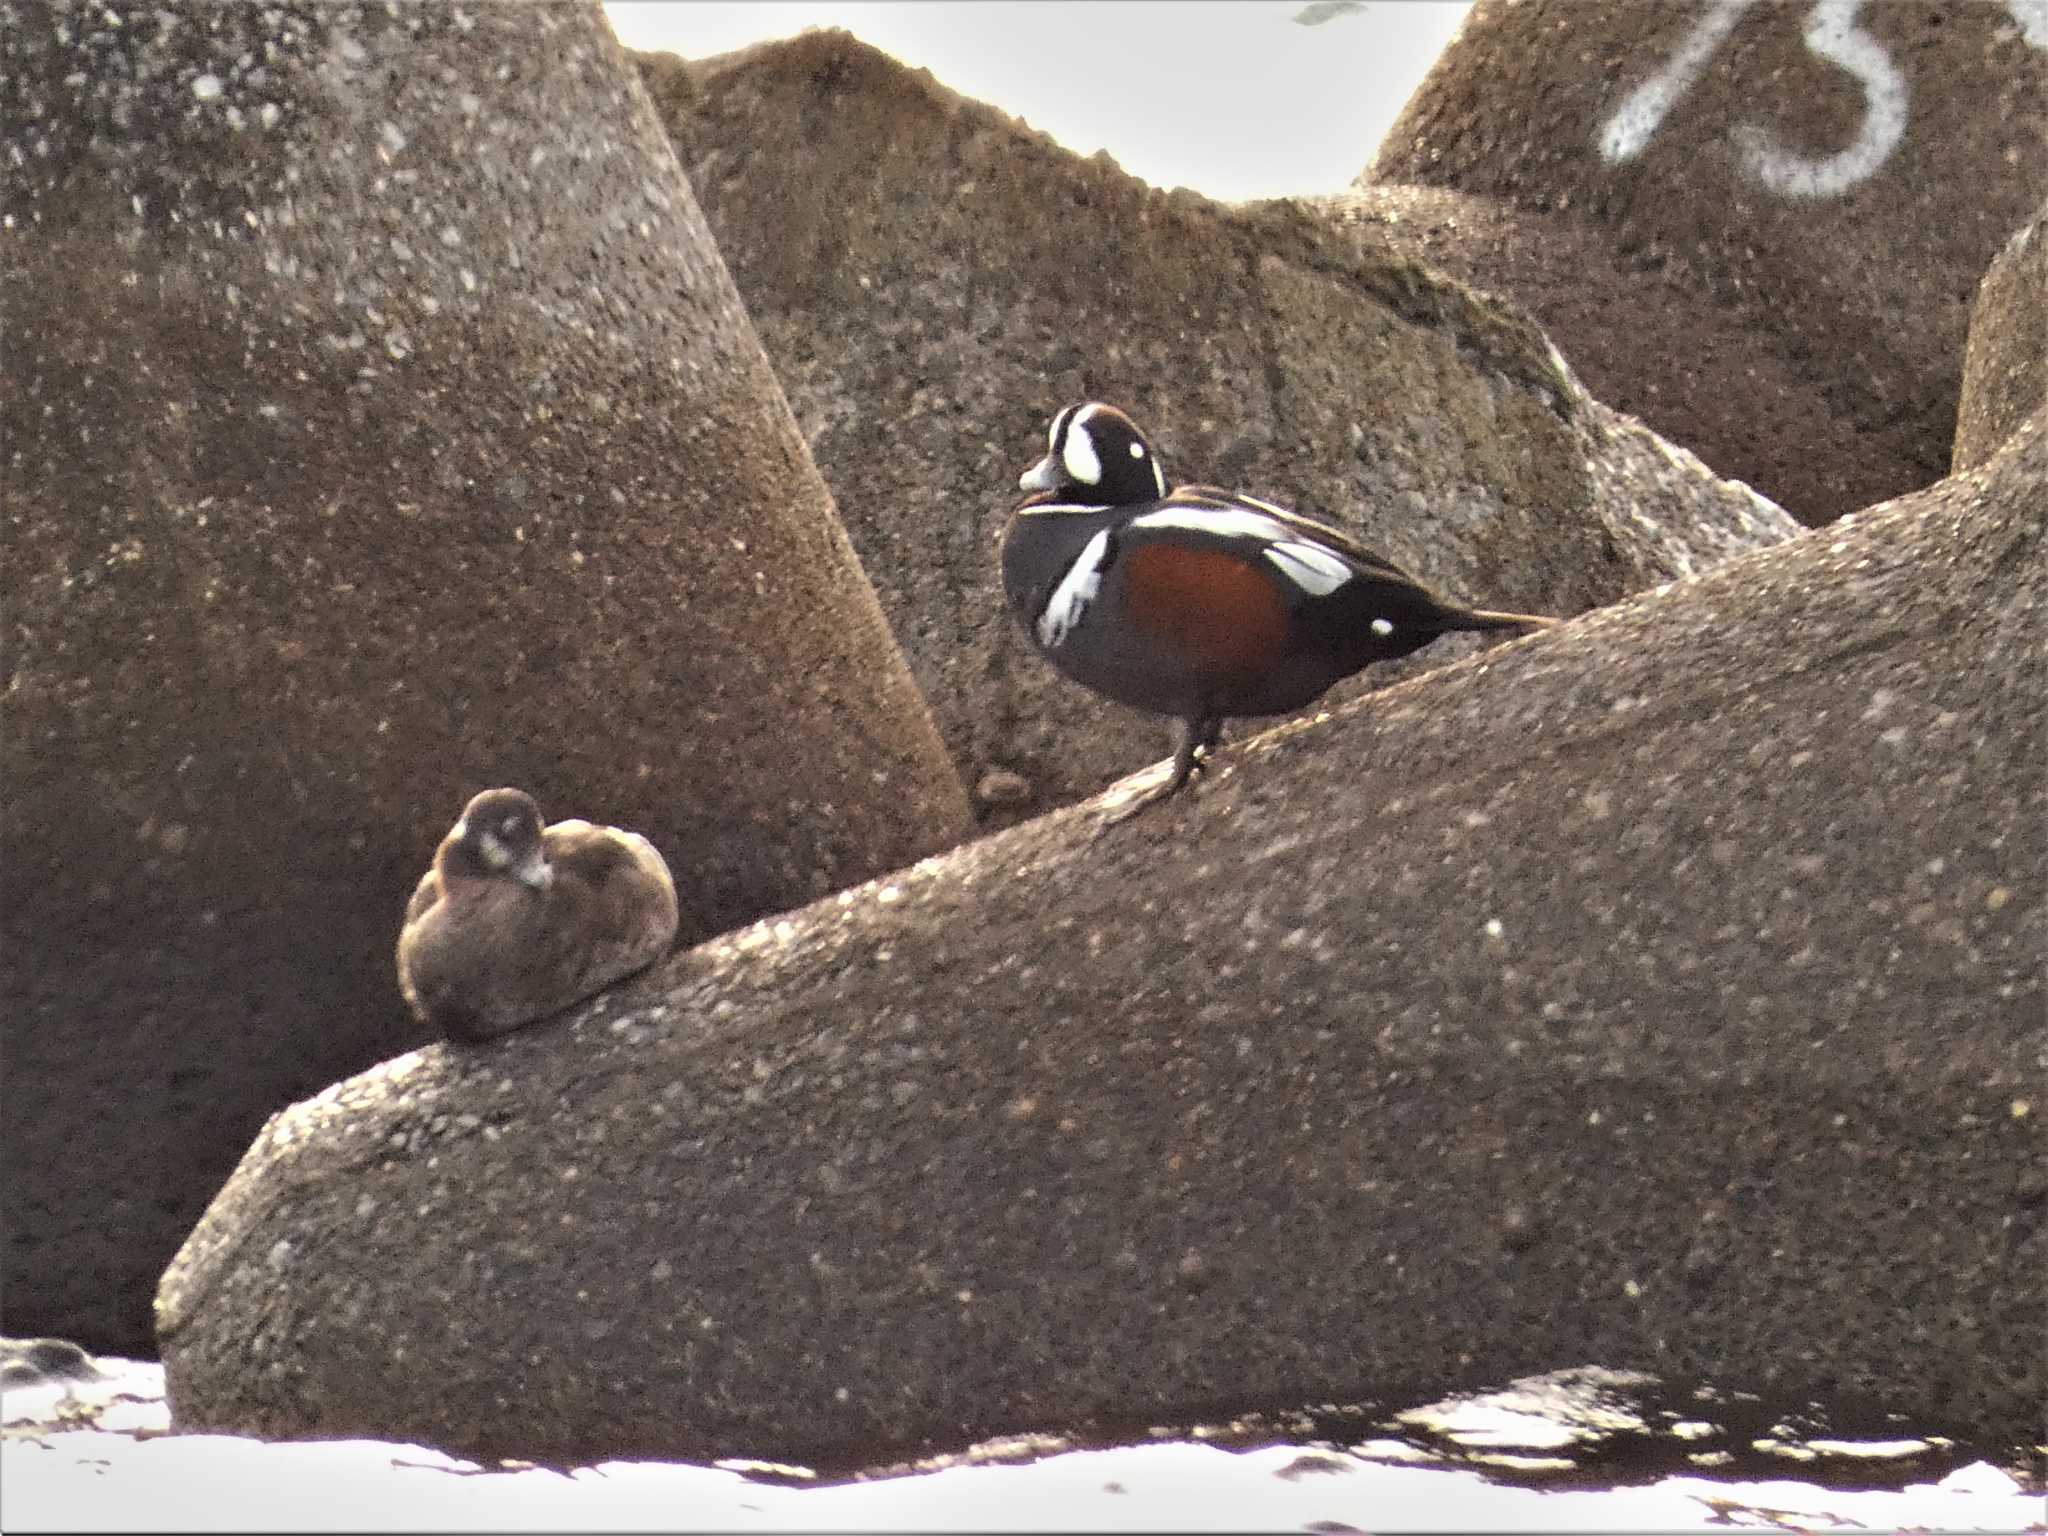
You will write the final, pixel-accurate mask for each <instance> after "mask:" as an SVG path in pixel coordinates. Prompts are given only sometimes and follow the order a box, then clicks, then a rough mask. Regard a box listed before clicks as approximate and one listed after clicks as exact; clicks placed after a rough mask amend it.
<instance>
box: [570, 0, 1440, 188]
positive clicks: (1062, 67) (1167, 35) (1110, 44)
mask: <svg viewBox="0 0 2048 1536" xmlns="http://www.w3.org/2000/svg"><path fill="white" fill-rule="evenodd" d="M1468 8H1469V7H1468V6H1467V5H1466V4H1465V3H1464V0H1364V3H1359V0H1313V3H1310V0H607V3H606V5H605V12H606V14H607V15H608V16H609V17H610V18H611V24H612V30H613V31H615V32H616V33H617V34H618V36H619V41H620V42H622V43H624V44H625V45H626V46H627V47H629V48H639V49H648V50H653V51H661V52H671V53H679V54H682V55H683V56H684V57H686V58H705V57H709V56H710V55H712V54H718V53H729V52H731V51H732V50H733V49H735V48H744V47H746V46H748V45H749V44H751V43H757V42H761V41H764V40H766V39H768V38H774V37H792V36H794V35H795V34H797V33H798V32H801V31H803V30H804V29H805V28H806V27H825V26H836V27H844V28H845V29H846V30H847V31H849V32H851V33H853V34H854V35H855V36H856V37H860V38H862V39H864V40H866V41H867V42H870V43H873V44H874V45H875V46H877V47H879V48H882V49H884V50H886V51H887V52H889V53H891V54H894V55H895V56H896V57H897V58H899V59H901V60H903V61H904V62H905V63H906V64H910V65H913V66H915V67H917V68H920V69H929V70H930V71H931V72H932V74H933V75H935V76H936V77H937V78H938V79H939V81H940V82H941V83H942V84H944V85H947V86H950V87H952V88H953V89H954V90H956V91H958V92H960V93H961V94H962V95H964V96H972V97H974V98H976V99H977V100H981V101H986V102H989V103H990V104H992V105H994V106H998V107H1001V108H1002V109H1003V110H1004V111H1006V112H1010V113H1013V114H1015V115H1016V116H1018V117H1021V118H1023V119H1025V120H1026V121H1027V122H1029V123H1030V124H1031V126H1032V127H1034V128H1039V129H1042V130H1044V131H1045V132H1047V133H1049V134H1051V135H1052V136H1053V137H1054V138H1055V139H1057V140H1058V141H1059V142H1060V143H1062V144H1064V145H1065V146H1066V147H1067V148H1069V149H1072V150H1074V151H1075V152H1077V153H1079V154H1082V155H1092V154H1094V153H1095V152H1096V151H1097V150H1100V149H1107V150H1108V151H1109V152H1110V154H1111V155H1112V156H1114V157H1115V159H1116V161H1117V163H1118V164H1119V165H1121V166H1122V167H1123V168H1124V169H1125V170H1126V171H1129V172H1130V173H1131V174H1132V175H1134V176H1140V177H1143V178H1144V179H1145V180H1146V181H1149V182H1151V183H1153V184H1154V185H1155V186H1160V187H1175V186H1185V187H1189V188H1192V189H1193V190H1195V191H1197V192H1200V193H1203V194H1204V195H1206V196H1209V197H1213V198H1218V199H1221V200H1224V201H1237V200H1239V199H1244V198H1255V197H1285V196H1290V195H1298V194H1304V193H1318V192H1339V191H1342V190H1343V189H1344V188H1345V187H1346V186H1348V185H1349V184H1350V182H1351V179H1352V178H1353V177H1354V176H1356V175H1357V174H1358V173H1359V172H1360V171H1361V170H1363V169H1364V168H1365V166H1366V164H1367V163H1368V162H1369V161H1370V160H1371V159H1372V154H1373V151H1374V149H1376V148H1377V147H1378V145H1379V141H1380V139H1381V137H1382V136H1383V135H1384V134H1385V133H1386V131H1387V129H1388V128H1389V127H1391V126H1392V124H1393V121H1394V118H1395V116H1396V115H1397V114H1398V113H1399V112H1400V110H1401V107H1402V104H1403V103H1404V102H1406V101H1407V99H1408V96H1409V94H1410V93H1411V92H1412V91H1413V90H1414V89H1415V87H1416V85H1417V84H1418V83H1420V81H1421V79H1422V77H1423V75H1424V74H1426V73H1427V72H1428V70H1429V66H1430V65H1431V64H1432V63H1434V62H1435V60H1436V56H1437V55H1438V54H1439V53H1440V52H1442V51H1443V47H1444V44H1445V43H1446V42H1448V41H1449V40H1450V37H1451V34H1452V33H1453V32H1455V31H1456V30H1457V28H1458V23H1459V22H1460V21H1461V20H1463V18H1464V15H1465V12H1466V10H1467V9H1468ZM1315 16H1321V17H1323V18H1324V19H1322V20H1320V21H1318V22H1316V23H1315V24H1314V25H1304V24H1303V23H1302V22H1301V21H1298V20H1297V19H1296V18H1297V17H1315Z"/></svg>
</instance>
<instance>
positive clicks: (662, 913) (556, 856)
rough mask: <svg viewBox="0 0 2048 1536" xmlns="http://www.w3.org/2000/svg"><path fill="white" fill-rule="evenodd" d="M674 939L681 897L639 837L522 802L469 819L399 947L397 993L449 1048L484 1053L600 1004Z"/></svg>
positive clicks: (447, 847)
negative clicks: (547, 1021) (483, 1046)
mask: <svg viewBox="0 0 2048 1536" xmlns="http://www.w3.org/2000/svg"><path fill="white" fill-rule="evenodd" d="M675 936H676V888H675V882H674V881H673V880H671V879H670V878H669V872H668V865H667V864H666V863H665V862H663V860H662V857H661V854H660V853H659V852H658V851H657V850H656V849H655V847H654V845H653V844H652V843H650V842H648V841H647V839H646V838H644V837H641V836H640V835H639V834H638V833H635V832H622V831H620V830H619V829H618V828H617V827H595V826H592V825H591V824H590V823H589V822H587V821H558V822H556V823H555V824H554V825H553V826H550V827H547V828H545V829H543V827H542V825H541V816H540V807H539V806H537V805H535V804H534V802H533V798H532V796H530V795H528V794H526V793H524V792H523V791H521V790H517V789H487V790H485V791H484V792H483V793H482V794H480V795H478V796H476V797H475V798H474V799H472V800H471V801H470V802H469V804H468V805H466V806H464V807H463V810H462V819H461V820H459V821H458V822H456V823H455V825H454V826H453V827H451V828H450V829H449V831H448V835H447V836H446V837H444V838H442V839H441V846H440V847H439V848H438V849H436V850H435V853H434V866H433V868H431V869H429V870H428V871H427V872H426V874H425V875H423V876H422V877H421V879H420V883H419V888H418V889H417V890H415V891H414V892H413V893H412V901H411V903H410V904H409V905H408V906H407V907H406V909H405V927H404V928H403V930H402V931H401V932H400V933H399V935H398V986H399V990H400V991H401V992H403V993H404V994H405V1000H406V1002H407V1003H408V1004H410V1005H411V1007H412V1011H413V1012H414V1013H415V1014H417V1015H418V1016H419V1018H420V1020H421V1021H422V1022H423V1023H427V1024H433V1025H437V1026H438V1027H439V1028H440V1029H441V1030H442V1031H443V1032H444V1033H445V1034H446V1035H447V1036H448V1038H450V1039H451V1040H465V1041H477V1040H488V1039H490V1038H491V1037H492V1036H494V1035H502V1034H505V1033H507V1032H509V1031H511V1030H514V1029H517V1028H518V1027H519V1026H520V1025H522V1024H528V1023H531V1022H532V1021H533V1020H535V1019H539V1018H543V1017H545V1016H546V1015H548V1014H551V1013H555V1012H558V1011H560V1010H561V1009H563V1008H566V1007H568V1006H569V1004H571V1003H573V1002H577V1001H579V1000H580V999H582V998H586V997H589V996H591V995H592V994H593V993H597V992H601V991H603V990H604V989H605V988H606V987H608V986H610V985H611V984H612V983H613V982H615V981H617V980H619V979H620V978H621V977H624V976H630V975H631V974H632V973H633V972H635V971H637V970H639V969H641V968H642V967H643V966H645V965H647V964H649V963H650V962H652V961H653V960H655V959H657V958H658V957H659V956H660V955H661V954H662V952H663V951H665V950H666V949H667V948H668V946H669V945H670V944H671V943H672V942H674V939H675Z"/></svg>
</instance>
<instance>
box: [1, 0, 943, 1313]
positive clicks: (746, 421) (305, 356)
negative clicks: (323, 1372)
mask: <svg viewBox="0 0 2048 1536" xmlns="http://www.w3.org/2000/svg"><path fill="white" fill-rule="evenodd" d="M0 77H5V78H6V79H7V80H8V87H7V89H6V90H4V91H0V153H11V156H12V159H11V165H12V167H13V168H12V169H10V171H9V172H8V174H7V175H6V176H5V177H4V178H0V211H4V216H5V223H6V229H7V231H8V233H7V235H6V242H7V254H6V258H5V261H4V262H0V308H4V312H5V316H6V322H5V331H6V336H5V344H6V353H7V358H6V366H5V367H4V368H0V443H4V444H5V446H6V451H7V460H6V472H5V473H4V474H0V521H4V523H5V526H6V529H7V538H6V542H5V546H4V549H0V559H4V567H0V597H4V600H5V601H4V607H5V610H6V616H7V623H8V626H9V636H10V640H11V641H12V642H13V644H12V649H11V651H10V655H9V661H8V666H9V671H8V677H7V688H6V690H5V694H4V698H5V704H4V709H5V716H4V729H0V786H4V795H5V806H4V817H0V867H4V868H5V869H6V871H7V884H8V899H7V901H6V903H5V906H4V932H0V998H4V1000H5V1002H4V1006H5V1009H6V1012H7V1015H8V1039H7V1047H8V1059H7V1069H8V1085H9V1086H8V1096H9V1103H10V1105H11V1106H12V1110H11V1113H10V1134H9V1136H8V1138H7V1144H6V1164H5V1179H6V1184H7V1188H8V1192H9V1197H10V1198H9V1207H8V1229H9V1230H8V1243H7V1254H6V1274H5V1291H6V1295H7V1311H8V1326H9V1327H10V1328H13V1329H15V1330H16V1331H18V1332H31V1333H41V1332H47V1333H56V1334H64V1335H68V1336H71V1337H74V1338H77V1339H79V1340H80V1341H82V1342H85V1343H88V1344H91V1345H92V1346H94V1347H95V1348H100V1349H112V1350H117V1351H119V1350H127V1351H136V1350H141V1349H143V1348H146V1346H147V1344H148V1341H149V1337H150V1313H149V1301H150V1295H151V1292H152V1289H153V1287H154V1285H155V1281H156V1277H157V1276H158V1275H159V1274H160V1273H161V1272H162V1268H163V1265H164V1263H165V1261H166V1260H167V1259H168V1258H169V1256H170V1254H171V1253H172V1252H173V1251H174V1250H175V1249H176V1247H177V1244H178V1243H179V1241H180V1240H181V1239H182V1238H183V1237H184V1235H185V1234H186V1233H187V1232H188V1231H190V1230H191V1225H192V1223H193V1221H195V1220H196V1219H197V1218H198V1215H199V1213H200V1212H201V1211H202V1210H203V1209H204V1208H205V1205H206V1202H207V1200H208V1199H210V1198H211V1197H212V1195H213V1193H214V1191H215V1190H217V1189H218V1188H219V1187H220V1181H221V1180H222V1179H223V1178H224V1177H225V1176H226V1175H227V1173H228V1171H229V1169H231V1168H232V1167H233V1166H234V1160H235V1157H236V1155H237V1154H238V1153H239V1152H240V1150H241V1149H242V1148H243V1147H245V1146H246V1145H247V1144H248V1139H249V1137H250V1136H251V1135H253V1134H254V1132H255V1130H256V1128H257V1127H258V1126H260V1125H261V1124H262V1123H263V1119H264V1117H265V1116H266V1115H267V1114H269V1113H270V1112H271V1111H273V1110H275V1109H277V1108H278V1107H280V1106H281V1105H285V1104H289V1103H291V1102H292V1101H293V1100H294V1099H298V1098H302V1097H304V1096H305V1095H306V1094H308V1093H311V1092H313V1091H315V1090H316V1089H318V1088H319V1087H320V1086H321V1085H323V1084H325V1083H328V1082H331V1081H333V1080H334V1079H335V1078H336V1077H338V1076H342V1075H345V1074H347V1073H350V1072H355V1071H359V1070H361V1069H362V1068H364V1067H366V1066H368V1065H370V1064H371V1063H372V1062H375V1061H379V1060H381V1059H384V1058H385V1057H388V1056H390V1055H392V1054H394V1053H396V1052H398V1051H402V1050H404V1049H406V1048H407V1047H409V1046H411V1045H414V1044H417V1043H418V1042H419V1041H421V1040H422V1039H424V1038H426V1032H425V1031H424V1030H422V1029H421V1028H419V1027H418V1026H417V1025H415V1024H414V1023H413V1022H412V1021H411V1020H410V1019H408V1018H407V1016H406V1014H405V1011H404V1008H403V1006H402V1005H401V1003H400V1001H399V996H398V990H397V986H396V984H395V981H394V979H393V974H392V965H391V944H392V941H393V939H394V938H395V937H396V935H397V932H398V925H399V922H400V919H401V917H402V915H403V913H404V910H405V901H406V897H407V896H408V895H409V894H410V893H411V890H412V885H413V881H414V880H415V879H417V878H418V875H419V872H420V870H421V869H422V868H423V867H424V866H425V865H426V863H427V860H428V858H429V857H430V856H431V854H432V852H433V849H434V845H435V843H436V841H437V840H438V839H439V837H440V835H441V833H442V832H443V831H444V830H445V829H446V828H447V825H448V818H449V815H450V813H451V811H453V810H454V809H456V808H458V807H460V806H461V805H462V804H463V802H464V801H465V800H466V799H467V798H468V797H469V796H470V795H471V794H473V793H475V792H476V791H477V790H479V789H483V788H487V787H489V786H491V785H494V784H505V783H515V784H519V785H522V786H524V787H526V788H528V789H530V790H531V791H532V792H533V793H534V794H535V795H536V796H538V797H539V798H540V800H541V803H542V804H546V805H567V806H574V807H576V808H577V809H578V810H579V812H581V813H582V814H586V815H588V816H590V817H593V818H595V819H597V820H599V821H602V822H608V823H613V822H615V823H618V824H620V825H624V826H630V827H633V828H635V829H637V830H639V831H642V832H644V833H645V834H646V835H647V836H648V837H649V838H650V839H652V840H653V841H654V843H655V845H656V846H657V847H660V848H662V849H664V850H665V851H666V852H667V854H668V856H669V857H670V858H672V859H674V860H675V861H676V863H677V866H678V869H677V874H678V877H679V878H678V881H677V884H678V886H679V894H680V896H681V902H682V931H683V934H684V936H685V938H686V939H688V940H694V939H697V938H702V937H703V936H705V935H707V934H710V933H715V932H718V931H720V930H721V929H725V928H729V927H733V926H735V925H737V924H739V923H743V922H746V921H749V920H751V919H752V918H755V917H758V916H759V915H760V914H762V913H763V912H772V911H777V910H780V909H783V908H786V907H790V906H794V905H796V904H798V903H800V902H803V901H807V900H810V899H811V898H813V897H815V896H818V895H822V894H823V893H825V892H827V891H831V890H835V889H838V888H839V887H841V886H843V885H846V884H848V883H849V882H851V881H855V880H859V879H863V878H865V877H867V876H869V875H872V874H874V873H876V872H877V871H879V870H884V869H890V868H893V867H895V866H896V865H899V864H902V863H904V862H906V861H908V860H910V859H913V858H916V857H918V856H919V855H920V854H924V853H928V852H930V851H932V850H934V849H936V848H941V847H945V846H948V845H949V844H950V843H951V842H953V841H954V840H955V839H956V838H957V837H958V836H959V835H960V834H961V833H963V832H964V831H965V830H966V827H967V802H966V796H965V794H964V792H963V791H962V789H961V786H960V784H959V782H958V779H957V776H956V775H955V774H954V772H953V769H952V767H951V765H950V763H949V762H948V761H947V760H946V758H945V756H944V754H943V751H942V748H941V745H940V742H939V740H938V737H937V735H936V734H935V732H934V730H933V728H932V724H931V720H930V717H929V715H928V714H927V712H926V709H925V705H924V701H923V699H922V697H921V695H920V694H919V693H918V691H917V688H916V686H915V684H914V683H913V682H912V680H911V678H910V676H909V673H908V671H907V670H906V669H905V667H904V664H903V659H902V655H901V653H900V652H899V651H898V650H897V648H896V645H895V643H894V641H893V639H892V638H891V636H890V634H889V632H888V628H887V626H886V624H885V623H884V621H883V618H882V614H881V611H880V608H879V607H878V605H877V604H876V602H875V597H874V593H873V590H872V589H871V588H870V587H869V585H868V583H867V581H866V580H865V578H864V576H863V574H862V572H861V570H860V567H859V565H858V563H857V562H856V561H855V560H854V558H853V556H852V551H851V549H850V547H849V545H848V543H847V541H846V537H845V535H844V533H843V532H842V531H841V530H840V528H839V525H838V523H837V521H836V520H835V518H834V516H833V510H832V502H831V498H830V496H829V495H828V494H827V492H826V489H825V486H824V484H823V482H822V481H821V480H820V479H819V478H818V473H817V470H816V468H815V467H814V466H813V465H812V463H811V462H810V459H809V457H808V455H807V454H806V452H805V449H804V445H803V441H802V439H801V438H800V437H799V436H798V434H797V431H796V425H795V423H794V421H793V420H792V419H791V417H790V414H789V408H788V406H787V405H786V404H785V403H784V401H783V398H782V394H781V391H780V389H779V388H778V387H777V385H776V382H775V378H774V375H773V374H772V373H771V372H770V370H769V367H768V363H767V360H766V358H765V357H764V356H763V355H762V352H761V347H760V343H759V341H758V340H757V339H756V337H755V335H754V332H753V329H752V327H751V325H750V324H749V323H748V320H747V317H746V313H745V311H744V310H743V309H742V307H741V304H740V300H739V296H738V295H737V293H735V292H734V290H733V286H732V281H731V279H730V278H729V277H728V276H727V274H726V271H725V267H724V265H723V264H722V263H721V262H720V260H719V256H718V252H717V250H716V248H715V247H714V246H713V244H712V240H711V236H710V234H709V233H708V231H707V230H706V228H705V225H704V220H703V218H702V216H701V215H700V214H699V212H698V211H697V206H696V203H695V201H694V199H693V198H692V196H691V193H690V188H689V185H688V183H687V182H686V181H685V179H684V177H683V175H682V172H681V170H680V168H679V167H678V166H677V164H676V162H675V157H674V155H673V154H672V153H671V152H670V150H669V147H668V142H667V140H666V138H664V136H663V134H662V131H661V128H660V126H659V124H658V123H657V122H656V121H655V118H654V114H653V111H652V109H651V107H650V105H649V103H648V99H647V95H646V92H645V90H644V89H643V87H642V86H641V84H640V80H639V77H638V74H637V72H636V71H635V70H634V69H633V67H632V66H631V64H630V63H629V62H628V61H627V59H626V57H625V55H624V54H623V53H622V52H621V51H620V49H619V47H618V45H617V43H616V42H615V41H614V40H613V38H612V36H611V34H610V32H609V30H608V29H607V27H606V25H605V21H604V18H603V15H602V14H601V12H600V11H599V9H598V7H597V6H596V5H595V4H588V3H586V4H578V5H548V6H503V5H482V6H477V5H467V6H465V5H457V4H451V3H446V0H427V3H421V4H416V5H409V6H404V7H399V8H396V9H388V8H386V7H382V6H360V7H358V6H351V5H343V4H321V5H314V6H295V5H289V4H281V5H275V6H259V5H214V4H208V3H203V0H167V3H163V4H157V3H155V0H150V3H147V4H128V3H125V0H122V3H116V4H112V5H97V4H95V5H75V6H68V7H66V6H58V7H48V6H41V7H38V6H16V5H13V4H10V3H7V0H0Z"/></svg>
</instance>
